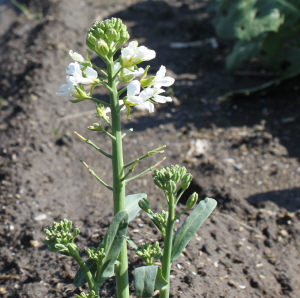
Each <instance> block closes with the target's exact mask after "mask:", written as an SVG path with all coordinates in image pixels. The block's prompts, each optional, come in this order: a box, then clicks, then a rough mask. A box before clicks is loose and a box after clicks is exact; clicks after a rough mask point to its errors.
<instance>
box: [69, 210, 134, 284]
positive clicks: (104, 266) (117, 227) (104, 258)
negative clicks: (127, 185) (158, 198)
mask: <svg viewBox="0 0 300 298" xmlns="http://www.w3.org/2000/svg"><path fill="white" fill-rule="evenodd" d="M127 226H128V213H127V212H126V211H120V212H118V213H117V214H116V215H115V216H114V218H113V220H112V222H111V224H110V226H109V228H108V230H107V233H106V235H105V237H104V239H103V241H102V242H101V243H100V245H99V246H98V248H97V249H92V250H88V254H89V257H90V259H89V260H88V261H87V262H86V264H87V266H88V267H89V269H90V271H91V272H92V274H93V276H94V279H95V281H96V283H97V284H101V283H102V282H104V281H105V280H106V279H107V278H109V277H111V276H112V275H113V274H114V264H115V262H116V261H117V258H118V256H119V253H120V250H121V247H122V245H123V242H124V240H125V235H126V231H127ZM85 282H86V276H85V273H84V271H83V270H82V269H81V268H80V269H79V270H78V271H77V274H76V276H75V279H74V284H75V285H76V286H77V287H80V286H82V285H83V284H84V283H85Z"/></svg>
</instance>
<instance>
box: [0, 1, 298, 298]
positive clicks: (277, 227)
mask: <svg viewBox="0 0 300 298" xmlns="http://www.w3.org/2000/svg"><path fill="white" fill-rule="evenodd" d="M19 2H20V3H23V4H25V5H27V6H28V8H29V13H30V15H29V18H28V16H26V15H25V14H24V13H20V11H18V10H17V9H16V8H15V7H13V6H12V5H11V4H9V1H7V2H6V1H0V44H1V47H0V117H1V120H0V200H1V209H0V256H1V258H0V297H13V298H16V297H38V298H40V297H73V294H74V292H76V293H78V289H77V290H76V289H75V287H74V286H73V285H72V279H73V277H74V275H75V272H76V270H77V267H76V265H75V264H74V263H72V262H71V260H70V259H68V258H66V257H61V256H58V255H57V254H54V253H50V252H48V250H47V248H46V246H45V245H44V244H43V239H44V234H43V230H44V228H45V227H46V226H48V225H49V224H51V223H52V221H53V220H61V219H63V218H65V217H66V218H69V219H71V220H73V222H74V224H75V225H76V226H77V227H79V228H80V229H81V237H80V239H79V241H78V244H79V245H80V247H81V248H82V249H83V248H84V247H86V246H87V245H89V246H92V245H97V243H99V241H101V239H102V237H103V235H104V233H105V230H106V228H107V226H108V225H109V222H110V220H111V218H112V197H111V193H110V192H108V191H106V190H105V189H103V187H101V185H99V184H97V182H96V181H95V180H94V179H93V178H92V177H91V176H90V175H89V173H88V172H87V171H86V170H85V169H84V168H83V167H82V166H81V164H80V162H79V160H80V159H82V160H85V161H86V162H87V163H88V164H89V165H90V166H91V167H93V168H94V169H95V170H96V171H97V172H98V173H99V174H100V175H101V176H102V177H103V179H104V180H105V181H110V179H111V166H110V164H109V163H108V162H107V160H105V159H104V158H102V157H101V156H98V155H96V154H95V152H94V151H93V150H92V149H91V148H89V147H88V146H87V145H86V144H82V143H80V141H79V140H77V139H76V137H75V136H74V135H73V131H74V130H76V131H78V132H79V133H81V134H82V135H84V136H86V137H89V138H92V139H93V140H94V141H95V142H97V143H99V144H101V146H102V147H103V148H104V149H105V150H110V145H109V142H108V140H107V139H106V138H105V137H104V136H102V135H95V134H92V133H90V132H88V131H87V130H86V127H87V126H88V125H90V124H91V123H93V121H94V111H93V109H94V107H93V105H92V104H91V103H87V104H86V103H79V104H71V103H70V102H68V100H66V99H63V98H60V97H57V96H56V95H55V92H56V91H57V90H58V87H59V85H60V84H61V83H62V82H63V81H64V76H65V73H64V71H65V67H66V66H67V64H68V63H69V62H70V58H69V57H68V54H67V53H68V50H69V49H73V50H75V51H78V52H81V53H84V51H85V34H86V32H87V30H88V28H89V27H90V26H91V24H92V22H93V21H95V20H96V19H97V20H103V19H105V18H109V17H112V16H114V17H121V18H122V19H123V20H124V22H125V24H127V25H128V28H129V31H130V34H131V37H132V38H134V39H138V40H139V41H140V42H141V43H142V44H144V45H146V46H148V47H149V48H152V49H155V50H156V51H157V59H156V60H155V62H154V63H153V64H151V65H152V67H151V71H152V72H155V71H156V70H157V69H158V68H159V66H160V65H161V64H163V65H165V66H166V67H167V69H169V70H170V74H171V75H172V76H174V77H175V78H176V83H175V85H174V87H173V89H172V90H171V92H172V94H173V97H174V102H173V103H172V104H168V105H160V106H159V107H158V108H157V109H156V112H155V113H154V114H151V115H149V114H143V113H140V112H135V113H134V114H133V117H132V120H130V121H129V120H127V119H126V118H124V129H128V128H130V127H133V128H134V133H133V134H132V135H130V136H128V137H127V138H126V139H125V144H124V147H125V159H126V161H129V160H132V159H133V158H135V157H137V156H139V155H141V154H143V153H145V152H146V151H148V150H151V149H153V148H156V147H158V146H160V145H163V144H166V145H167V146H168V149H167V151H166V154H165V155H166V156H167V161H166V162H165V163H164V165H168V164H180V165H184V166H186V167H187V168H188V170H189V171H190V172H191V173H192V174H193V175H194V181H193V183H192V185H191V187H190V192H192V191H197V192H198V193H199V195H200V197H201V198H204V197H206V196H211V197H214V198H216V199H217V201H218V208H217V210H216V211H215V212H214V213H213V215H212V216H211V217H210V218H209V220H207V222H206V223H205V224H204V226H202V228H201V229H200V231H199V232H198V234H197V236H196V237H195V238H194V239H193V240H192V241H191V243H190V244H189V245H188V246H187V248H186V249H185V251H184V252H183V254H182V255H181V256H180V257H179V259H178V260H177V261H176V263H175V264H174V265H173V267H172V272H171V283H172V284H171V295H172V297H295V298H296V297H299V293H300V258H299V252H300V165H299V157H300V151H299V145H300V118H299V108H300V96H299V78H295V79H293V80H290V81H287V82H285V83H284V84H282V85H280V86H278V87H276V88H273V89H271V90H269V91H268V92H265V93H258V94H254V95H253V96H249V97H241V96H239V97H237V98H235V99H233V100H230V101H229V100H227V101H225V102H220V101H219V100H218V98H219V97H220V96H221V95H223V94H224V93H226V92H228V91H231V90H235V89H239V88H242V87H250V86H255V85H257V84H259V83H262V82H264V81H265V80H266V79H267V78H266V77H265V76H262V75H261V73H260V72H259V71H256V72H254V73H253V72H243V73H238V74H234V75H230V74H228V73H227V72H226V71H225V69H224V57H225V55H226V53H228V51H229V49H230V46H231V45H230V44H229V45H228V44H227V43H224V42H222V41H218V47H217V48H213V47H212V46H211V44H210V43H204V45H203V46H201V47H187V48H174V47H171V46H170V45H171V43H172V42H183V43H187V42H191V41H199V40H201V41H206V40H207V39H209V38H213V37H215V33H214V30H213V27H212V24H211V20H212V16H211V15H210V14H209V13H208V12H207V9H206V5H207V1H197V0H177V1H174V0H173V1H171V0H169V1H167V0H166V1H134V0H119V1H117V0H115V1H102V0H98V1H80V0H73V1H66V0H60V1H57V0H52V1H50V0H49V1H46V0H42V1H34V0H31V1H30V0H27V1H19ZM30 17H31V18H30ZM98 96H106V95H105V94H104V92H103V90H102V89H99V92H98ZM160 158H161V156H156V157H154V158H153V159H152V160H146V161H145V162H143V163H142V164H141V165H140V169H144V168H146V167H148V166H150V165H152V164H154V163H155V162H157V161H158V160H160ZM137 192H146V193H147V194H148V198H149V200H150V201H151V204H152V206H153V208H154V209H157V210H159V209H160V208H161V207H163V198H162V195H161V193H160V192H159V190H158V189H157V188H156V187H155V186H154V184H153V183H152V181H151V175H148V176H145V177H143V178H141V179H140V180H138V181H137V182H135V183H133V184H129V186H128V188H127V193H128V194H132V193H137ZM129 236H130V237H131V238H132V239H133V240H135V241H136V242H137V243H141V242H143V241H145V240H149V239H150V240H155V239H159V240H160V235H159V234H158V232H157V231H156V229H155V227H154V226H153V225H152V224H151V223H150V222H149V220H148V219H147V217H146V216H145V215H144V214H140V215H139V216H138V217H137V219H136V220H135V221H134V222H133V223H131V224H130V228H129ZM129 256H130V263H131V265H130V278H131V280H132V278H133V275H132V272H133V269H134V267H136V266H139V265H141V264H142V262H141V261H140V260H139V259H138V258H137V256H135V254H134V252H133V251H130V253H129ZM101 296H102V297H115V292H114V280H113V279H111V280H109V281H107V282H106V283H105V284H104V285H103V287H102V290H101Z"/></svg>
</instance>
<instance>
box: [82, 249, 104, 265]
mask: <svg viewBox="0 0 300 298" xmlns="http://www.w3.org/2000/svg"><path fill="white" fill-rule="evenodd" d="M86 252H87V254H88V256H89V258H90V259H91V260H93V261H96V262H97V263H101V262H102V260H103V258H104V257H105V251H104V248H103V247H100V248H94V247H92V248H87V250H86Z"/></svg>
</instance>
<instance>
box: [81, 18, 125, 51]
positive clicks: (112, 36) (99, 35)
mask: <svg viewBox="0 0 300 298" xmlns="http://www.w3.org/2000/svg"><path fill="white" fill-rule="evenodd" d="M95 39H96V43H95ZM128 39H129V34H128V31H127V27H126V26H125V25H124V24H123V23H122V20H121V19H117V18H111V19H108V20H105V21H103V22H95V23H94V24H93V25H92V27H91V28H90V29H89V31H88V34H87V38H86V43H87V46H88V47H89V48H90V49H91V50H93V51H95V45H96V44H97V42H99V41H104V42H106V44H107V46H108V48H109V50H112V51H113V50H116V49H118V48H119V47H120V46H122V45H123V44H124V43H125V42H126V41H127V40H128ZM106 54H107V53H106ZM101 55H103V54H101Z"/></svg>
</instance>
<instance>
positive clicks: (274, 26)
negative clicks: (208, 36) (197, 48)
mask: <svg viewBox="0 0 300 298" xmlns="http://www.w3.org/2000/svg"><path fill="white" fill-rule="evenodd" d="M275 6H276V5H274V0H272V1H270V0H263V1H259V0H238V1H237V0H224V1H223V3H222V4H221V5H220V8H219V10H218V14H217V17H216V19H215V22H214V23H215V28H216V31H217V34H218V35H219V36H221V37H223V38H238V39H240V40H251V39H253V38H256V37H258V36H259V35H260V34H262V33H265V32H268V31H274V32H276V31H278V29H279V27H280V25H282V24H283V22H284V16H282V15H281V14H280V11H279V9H278V8H276V7H275Z"/></svg>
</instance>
